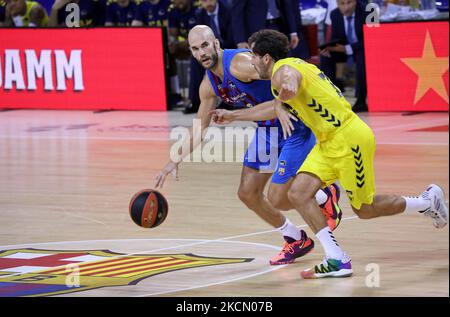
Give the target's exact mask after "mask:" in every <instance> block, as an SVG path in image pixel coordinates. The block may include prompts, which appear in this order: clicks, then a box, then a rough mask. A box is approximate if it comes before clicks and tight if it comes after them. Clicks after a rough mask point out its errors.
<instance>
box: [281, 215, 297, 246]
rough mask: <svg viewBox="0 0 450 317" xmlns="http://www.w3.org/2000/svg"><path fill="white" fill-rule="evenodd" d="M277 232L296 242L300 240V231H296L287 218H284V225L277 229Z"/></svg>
mask: <svg viewBox="0 0 450 317" xmlns="http://www.w3.org/2000/svg"><path fill="white" fill-rule="evenodd" d="M278 230H280V231H281V233H282V234H283V236H286V237H289V238H292V239H294V240H296V241H297V240H300V239H301V235H300V230H298V229H297V227H296V226H295V225H294V224H293V223H292V222H290V221H289V219H288V218H286V221H285V222H284V225H282V226H281V227H280V228H278Z"/></svg>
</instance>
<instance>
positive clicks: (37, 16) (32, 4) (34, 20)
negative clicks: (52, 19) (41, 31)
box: [5, 0, 48, 27]
mask: <svg viewBox="0 0 450 317" xmlns="http://www.w3.org/2000/svg"><path fill="white" fill-rule="evenodd" d="M5 24H6V26H16V27H40V26H47V24H48V15H47V12H46V11H45V9H44V8H43V7H42V6H41V5H40V4H39V3H38V2H36V1H26V0H6V9H5Z"/></svg>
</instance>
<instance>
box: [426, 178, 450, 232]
mask: <svg viewBox="0 0 450 317" xmlns="http://www.w3.org/2000/svg"><path fill="white" fill-rule="evenodd" d="M430 186H434V187H436V188H437V189H438V191H437V192H438V199H439V200H440V203H441V205H442V206H443V208H444V212H445V219H444V218H443V217H442V215H441V213H440V212H438V213H437V214H438V215H439V218H440V219H441V220H443V221H444V222H445V223H444V224H443V225H442V226H437V227H436V226H435V227H436V228H437V229H442V228H444V227H445V226H446V225H447V223H448V208H447V205H446V204H445V194H444V190H443V189H442V187H441V186H438V185H436V184H431V185H430Z"/></svg>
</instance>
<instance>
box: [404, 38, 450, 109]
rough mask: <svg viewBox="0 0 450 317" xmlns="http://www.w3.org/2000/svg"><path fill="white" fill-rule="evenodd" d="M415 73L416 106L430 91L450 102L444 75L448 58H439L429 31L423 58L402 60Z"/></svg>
mask: <svg viewBox="0 0 450 317" xmlns="http://www.w3.org/2000/svg"><path fill="white" fill-rule="evenodd" d="M401 61H402V62H403V63H405V64H406V65H407V66H408V67H409V68H410V69H411V70H412V71H413V72H415V73H416V74H417V76H418V77H419V78H418V81H417V88H416V96H415V98H414V104H416V103H417V102H418V101H419V100H420V99H421V98H422V97H423V96H424V95H425V94H426V93H427V92H428V90H430V89H433V90H434V91H435V92H436V93H437V94H438V95H439V96H441V97H442V98H443V99H444V100H445V101H446V102H448V94H447V90H446V88H445V83H444V80H443V78H442V75H443V74H445V72H446V71H447V70H448V57H437V56H436V53H435V51H434V47H433V42H432V41H431V37H430V33H429V32H428V30H427V34H426V36H425V44H424V46H423V51H422V57H411V58H401Z"/></svg>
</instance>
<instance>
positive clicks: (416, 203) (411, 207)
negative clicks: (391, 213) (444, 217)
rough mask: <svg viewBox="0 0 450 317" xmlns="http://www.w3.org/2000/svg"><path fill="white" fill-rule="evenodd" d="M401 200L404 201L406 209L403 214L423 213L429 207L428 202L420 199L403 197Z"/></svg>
mask: <svg viewBox="0 0 450 317" xmlns="http://www.w3.org/2000/svg"><path fill="white" fill-rule="evenodd" d="M402 198H403V199H404V200H405V201H406V208H405V211H404V213H416V212H419V213H423V212H424V211H426V210H427V209H428V208H430V206H431V202H430V201H429V200H426V199H423V198H422V197H420V196H419V197H405V196H402Z"/></svg>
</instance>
